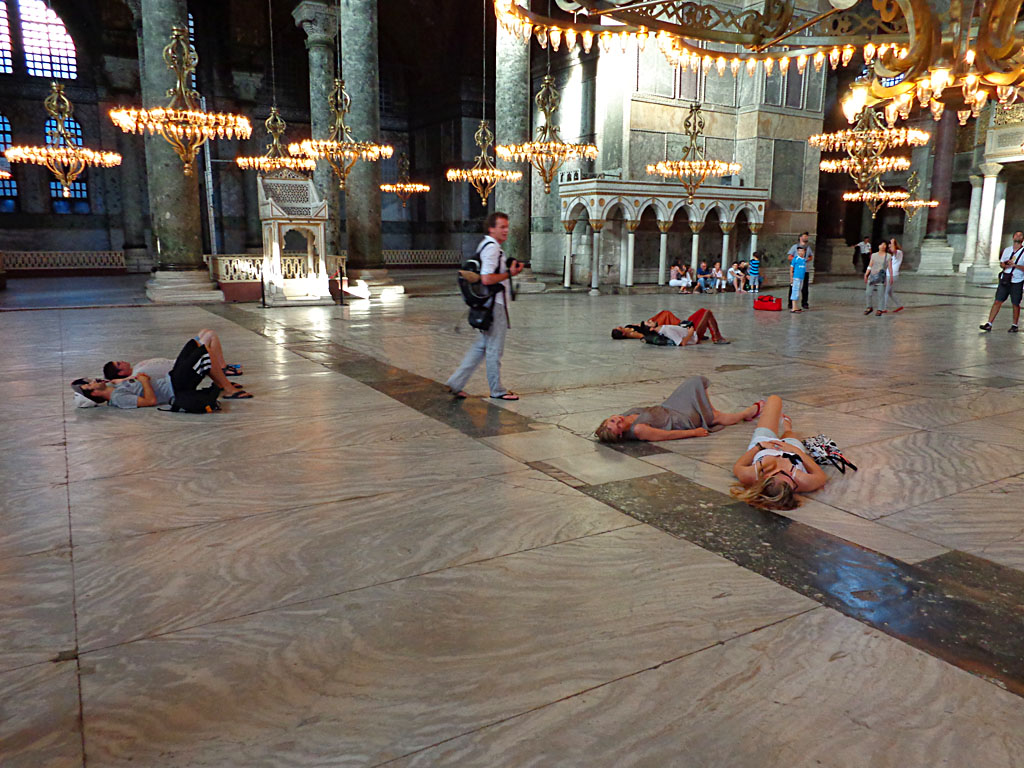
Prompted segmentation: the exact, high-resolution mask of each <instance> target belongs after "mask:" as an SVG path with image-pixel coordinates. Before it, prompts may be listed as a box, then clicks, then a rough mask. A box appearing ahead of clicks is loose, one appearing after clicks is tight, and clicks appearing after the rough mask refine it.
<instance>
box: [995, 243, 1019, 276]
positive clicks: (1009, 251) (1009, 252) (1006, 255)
mask: <svg viewBox="0 0 1024 768" xmlns="http://www.w3.org/2000/svg"><path fill="white" fill-rule="evenodd" d="M1015 261H1016V263H1018V264H1022V265H1024V246H1021V250H1020V251H1015V250H1014V249H1013V246H1012V245H1008V246H1006V247H1005V248H1004V249H1003V255H1002V256H1000V257H999V263H1000V264H1006V269H1004V270H1003V272H1012V273H1013V277H1011V278H1010V282H1011V283H1024V271H1021V270H1019V269H1013V266H1012V265H1013V264H1014V262H1015Z"/></svg>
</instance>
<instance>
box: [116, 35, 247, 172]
mask: <svg viewBox="0 0 1024 768" xmlns="http://www.w3.org/2000/svg"><path fill="white" fill-rule="evenodd" d="M163 57H164V61H165V62H166V63H167V68H168V69H169V70H171V71H172V72H174V74H175V76H176V77H177V83H175V86H174V88H172V89H171V90H169V91H168V92H167V93H168V95H169V96H170V97H171V99H170V101H169V102H168V103H167V106H166V107H155V108H153V109H135V108H119V109H112V110H110V119H111V120H113V121H114V125H116V126H117V127H118V128H120V129H121V130H122V131H124V132H125V133H137V134H144V133H147V132H148V133H149V134H150V135H151V136H152V135H153V134H154V133H159V134H160V135H161V136H163V137H164V139H166V140H167V142H168V143H169V144H170V145H171V146H172V147H174V151H175V152H176V153H177V155H178V157H180V158H181V162H182V166H183V171H184V173H185V175H186V176H191V175H192V174H193V173H194V172H195V161H196V154H198V152H199V148H200V147H202V146H203V144H205V143H206V142H207V141H209V140H211V139H223V138H228V139H233V138H235V137H237V138H239V139H247V138H249V136H250V135H251V134H252V124H251V123H250V122H249V118H247V117H242V116H240V115H234V114H230V113H226V112H207V111H206V110H205V109H203V108H202V107H201V106H200V103H201V100H200V96H199V93H198V92H196V91H195V90H193V89H192V88H191V87H190V86H189V85H188V82H189V77H190V76H191V75H192V73H194V72H195V71H196V63H197V62H198V61H199V59H198V57H197V56H196V51H195V48H193V47H192V45H191V44H190V43H189V41H188V31H187V30H186V29H185V28H184V27H172V28H171V42H170V43H168V44H167V46H166V47H165V48H164V54H163Z"/></svg>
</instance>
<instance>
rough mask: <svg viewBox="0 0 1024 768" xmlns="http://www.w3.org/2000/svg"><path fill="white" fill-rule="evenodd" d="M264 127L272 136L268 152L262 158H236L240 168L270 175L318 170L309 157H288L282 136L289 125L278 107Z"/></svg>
mask: <svg viewBox="0 0 1024 768" xmlns="http://www.w3.org/2000/svg"><path fill="white" fill-rule="evenodd" d="M264 125H265V126H266V128H267V133H268V134H269V136H270V143H269V144H268V145H267V151H266V152H265V153H264V154H263V155H261V156H260V157H236V158H235V162H236V163H237V164H238V167H239V168H241V169H242V170H245V171H259V172H260V173H270V172H272V171H280V170H282V169H287V170H289V171H313V170H314V169H315V168H316V161H315V160H312V159H310V158H308V157H294V156H292V155H288V154H286V153H285V151H284V147H282V146H281V136H283V135H284V132H285V128H287V123H285V121H284V120H283V119H282V118H281V113H280V112H279V111H278V109H277V105H274V106H272V107H271V108H270V117H268V118H267V120H266V122H265V123H264Z"/></svg>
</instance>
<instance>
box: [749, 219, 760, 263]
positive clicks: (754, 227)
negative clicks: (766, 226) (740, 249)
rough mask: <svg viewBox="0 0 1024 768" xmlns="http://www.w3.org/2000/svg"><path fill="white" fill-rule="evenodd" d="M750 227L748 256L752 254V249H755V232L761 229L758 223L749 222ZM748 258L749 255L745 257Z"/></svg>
mask: <svg viewBox="0 0 1024 768" xmlns="http://www.w3.org/2000/svg"><path fill="white" fill-rule="evenodd" d="M748 226H749V227H750V256H753V255H754V251H756V250H757V233H758V232H760V231H761V225H760V224H753V223H751V224H749V225H748ZM747 260H748V261H749V260H750V259H749V257H748V259H747Z"/></svg>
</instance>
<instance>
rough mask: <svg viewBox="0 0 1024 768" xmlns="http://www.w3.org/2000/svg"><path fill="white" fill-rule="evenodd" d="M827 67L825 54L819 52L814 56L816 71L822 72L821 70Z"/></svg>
mask: <svg viewBox="0 0 1024 768" xmlns="http://www.w3.org/2000/svg"><path fill="white" fill-rule="evenodd" d="M824 65H825V53H824V52H823V51H817V52H816V53H815V54H814V71H815V72H821V68H822V67H823V66H824Z"/></svg>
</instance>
